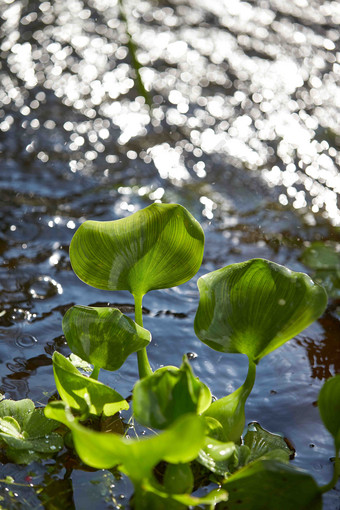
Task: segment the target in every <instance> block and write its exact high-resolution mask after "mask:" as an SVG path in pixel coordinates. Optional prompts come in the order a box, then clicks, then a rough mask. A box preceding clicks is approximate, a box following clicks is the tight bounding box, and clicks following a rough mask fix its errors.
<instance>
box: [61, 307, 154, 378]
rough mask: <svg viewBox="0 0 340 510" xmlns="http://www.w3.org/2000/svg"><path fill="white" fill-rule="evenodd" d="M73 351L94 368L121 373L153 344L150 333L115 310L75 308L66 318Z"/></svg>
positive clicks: (71, 309) (67, 338)
mask: <svg viewBox="0 0 340 510" xmlns="http://www.w3.org/2000/svg"><path fill="white" fill-rule="evenodd" d="M63 330H64V334H65V337H66V340H67V343H68V345H69V347H70V349H71V350H72V351H73V352H74V353H75V354H76V355H77V356H79V357H80V358H82V359H83V360H85V361H88V362H89V363H92V364H93V365H94V366H95V367H98V368H104V369H106V370H118V368H120V367H121V366H122V364H123V363H124V361H125V360H126V358H127V357H128V356H129V355H130V354H132V353H133V352H136V351H139V350H140V349H143V348H144V347H146V346H147V345H148V344H149V343H150V341H151V335H150V333H149V331H147V330H146V329H144V328H142V327H140V326H138V324H136V323H135V322H134V321H133V320H132V319H130V318H129V317H127V316H126V315H123V314H122V312H121V311H120V310H117V309H116V308H103V307H101V308H95V307H90V306H73V307H72V308H70V309H69V310H68V311H67V312H66V314H65V315H64V318H63Z"/></svg>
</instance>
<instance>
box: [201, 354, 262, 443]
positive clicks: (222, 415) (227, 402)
mask: <svg viewBox="0 0 340 510" xmlns="http://www.w3.org/2000/svg"><path fill="white" fill-rule="evenodd" d="M255 375H256V366H255V364H254V363H253V362H252V361H251V360H249V369H248V374H247V378H246V380H245V381H244V383H243V385H242V386H241V387H240V388H238V389H237V390H236V391H234V392H233V393H231V394H230V395H227V396H226V397H223V398H220V399H219V400H215V402H213V403H212V404H211V405H210V407H208V409H207V410H206V411H205V412H204V416H205V417H210V418H214V419H215V420H217V422H219V423H220V424H221V425H222V428H223V436H221V434H220V433H221V431H220V430H219V434H220V435H219V438H218V439H223V441H233V442H234V443H239V442H240V436H241V434H242V432H243V429H244V425H245V419H246V418H245V412H244V407H245V403H246V400H247V398H248V396H249V394H250V392H251V390H252V388H253V385H254V382H255ZM210 435H211V434H210Z"/></svg>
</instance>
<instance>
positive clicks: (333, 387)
mask: <svg viewBox="0 0 340 510" xmlns="http://www.w3.org/2000/svg"><path fill="white" fill-rule="evenodd" d="M318 406H319V411H320V415H321V418H322V421H323V422H324V425H325V427H326V428H327V429H328V430H329V432H330V433H331V434H332V436H333V437H334V441H335V448H336V450H339V449H340V374H338V375H336V376H335V377H331V378H330V379H328V380H327V381H326V382H325V384H324V385H323V386H322V388H321V390H320V394H319V399H318Z"/></svg>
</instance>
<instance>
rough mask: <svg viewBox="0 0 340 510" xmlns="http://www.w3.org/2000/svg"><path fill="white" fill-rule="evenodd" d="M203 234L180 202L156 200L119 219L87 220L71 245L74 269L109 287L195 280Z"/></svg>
mask: <svg viewBox="0 0 340 510" xmlns="http://www.w3.org/2000/svg"><path fill="white" fill-rule="evenodd" d="M203 246H204V233H203V230H202V228H201V226H200V224H199V223H198V222H197V221H196V220H195V219H194V217H193V216H192V215H191V214H190V213H189V212H188V211H187V210H186V209H185V208H184V207H182V206H181V205H177V204H158V203H157V204H152V205H150V206H149V207H147V208H145V209H143V210H141V211H138V212H136V213H134V214H132V215H131V216H128V217H127V218H122V219H120V220H116V221H86V222H84V223H83V224H82V225H81V226H80V227H79V229H78V230H77V231H76V233H75V235H74V237H73V239H72V242H71V246H70V259H71V264H72V267H73V270H74V272H75V273H76V275H77V276H78V277H79V278H80V279H81V280H82V281H84V282H85V283H87V284H89V285H92V286H93V287H96V288H98V289H104V290H129V291H130V292H131V293H132V294H134V295H144V294H146V293H147V292H148V291H150V290H154V289H164V288H168V287H174V286H175V285H180V284H181V283H184V282H186V281H188V280H190V278H192V277H193V276H194V275H195V274H196V273H197V271H198V269H199V268H200V265H201V262H202V257H203Z"/></svg>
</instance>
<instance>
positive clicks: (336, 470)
mask: <svg viewBox="0 0 340 510" xmlns="http://www.w3.org/2000/svg"><path fill="white" fill-rule="evenodd" d="M339 476H340V459H339V448H336V449H335V460H334V467H333V477H332V480H331V481H330V482H329V483H327V484H326V485H322V486H321V487H320V492H321V494H324V493H325V492H328V491H330V490H331V489H333V487H335V486H336V484H337V481H338V478H339Z"/></svg>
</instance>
